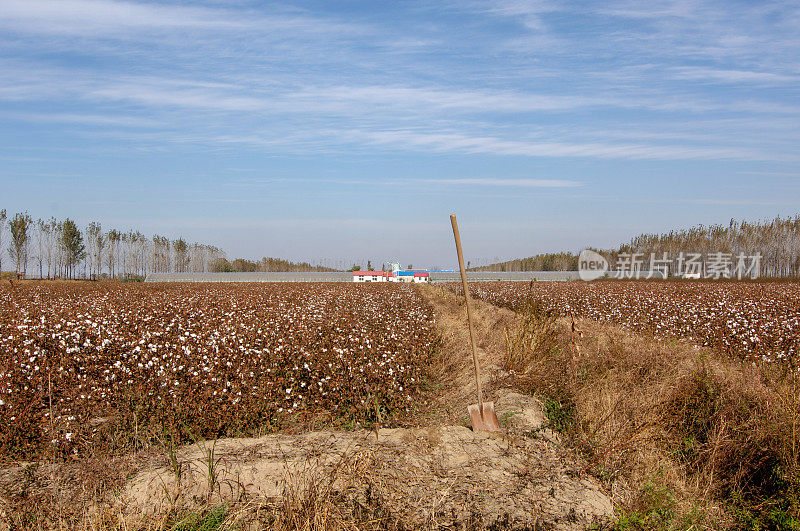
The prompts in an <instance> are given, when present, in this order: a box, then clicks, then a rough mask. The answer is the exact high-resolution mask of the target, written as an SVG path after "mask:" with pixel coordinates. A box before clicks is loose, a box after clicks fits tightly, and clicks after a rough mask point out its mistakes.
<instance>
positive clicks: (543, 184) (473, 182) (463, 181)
mask: <svg viewBox="0 0 800 531" xmlns="http://www.w3.org/2000/svg"><path fill="white" fill-rule="evenodd" d="M425 182H428V183H435V184H443V185H448V186H489V187H510V188H574V187H576V186H581V183H580V182H577V181H566V180H563V179H492V178H460V179H426V181H425Z"/></svg>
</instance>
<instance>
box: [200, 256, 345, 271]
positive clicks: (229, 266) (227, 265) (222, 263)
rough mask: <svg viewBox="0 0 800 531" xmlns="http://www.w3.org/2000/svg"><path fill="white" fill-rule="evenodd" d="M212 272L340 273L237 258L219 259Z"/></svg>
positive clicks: (297, 264)
mask: <svg viewBox="0 0 800 531" xmlns="http://www.w3.org/2000/svg"><path fill="white" fill-rule="evenodd" d="M211 271H212V272H214V273H229V272H242V273H253V272H259V273H269V272H284V273H285V272H292V273H308V272H312V271H318V272H329V271H338V269H333V268H331V267H325V266H322V265H316V266H315V265H311V264H309V263H308V262H291V261H289V260H283V259H282V258H267V257H264V258H262V259H261V260H258V261H253V260H246V259H244V258H237V259H236V260H233V261H231V262H229V261H228V260H227V259H225V258H224V257H220V258H218V259H217V260H216V261H215V262H214V263H213V264H212V266H211Z"/></svg>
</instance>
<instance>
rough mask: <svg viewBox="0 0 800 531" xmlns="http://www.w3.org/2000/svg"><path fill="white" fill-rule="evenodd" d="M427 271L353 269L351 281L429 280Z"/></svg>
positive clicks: (429, 276)
mask: <svg viewBox="0 0 800 531" xmlns="http://www.w3.org/2000/svg"><path fill="white" fill-rule="evenodd" d="M430 278H431V275H430V273H429V272H428V271H420V270H416V271H412V270H408V271H353V282H409V283H412V282H416V283H420V282H430Z"/></svg>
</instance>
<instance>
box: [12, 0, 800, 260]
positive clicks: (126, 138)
mask: <svg viewBox="0 0 800 531" xmlns="http://www.w3.org/2000/svg"><path fill="white" fill-rule="evenodd" d="M799 88H800V6H799V5H798V3H797V2H794V1H786V2H737V1H730V0H724V1H719V2H704V1H673V2H661V1H653V2H635V1H609V2H548V1H519V0H509V1H500V2H477V1H469V0H466V1H459V2H431V1H421V2H411V1H409V2H374V1H364V2H357V1H344V2H295V3H291V4H288V3H264V2H254V1H247V0H233V1H226V2H221V1H220V2H213V1H207V2H203V1H196V2H192V1H180V2H134V1H125V2H123V1H116V0H0V208H6V209H8V210H9V211H11V212H16V211H21V210H28V211H29V212H30V213H31V214H32V215H33V216H34V217H49V216H51V215H55V216H57V217H59V218H63V217H71V218H73V219H76V220H77V221H78V222H80V223H82V224H86V223H88V222H89V221H91V220H98V221H100V222H102V223H103V226H104V228H106V229H107V228H111V227H115V228H120V229H127V228H134V229H138V230H141V231H142V232H145V233H147V234H153V233H158V234H164V235H167V236H170V237H173V238H174V237H177V236H180V235H182V236H184V237H186V238H189V239H192V240H197V241H202V242H207V243H213V244H216V245H218V246H220V247H222V248H223V249H225V250H226V251H227V252H228V255H229V256H232V257H233V256H246V257H260V256H264V255H268V256H282V257H287V258H293V259H319V258H329V259H332V260H341V259H353V258H371V259H372V260H373V261H374V262H380V261H383V260H387V259H390V258H392V259H394V258H396V259H398V260H400V261H402V262H412V263H414V264H416V265H441V266H445V265H452V264H454V263H455V261H454V258H453V256H452V255H453V244H452V234H451V233H450V225H449V219H448V215H449V214H450V213H451V212H455V213H457V214H458V216H459V222H460V226H461V230H462V237H463V240H464V247H465V252H466V253H467V255H468V257H470V258H471V259H472V260H473V262H479V261H490V260H493V259H494V258H510V257H519V256H528V255H531V254H534V253H536V252H540V251H554V250H561V249H565V250H579V249H580V248H582V247H584V246H587V245H594V246H612V245H616V244H618V243H620V242H622V241H625V240H627V239H628V238H630V237H631V236H633V235H634V234H636V233H639V232H642V231H661V230H669V229H672V228H680V227H688V226H691V225H694V224H699V223H703V224H709V223H719V222H721V223H725V222H726V221H727V220H729V219H730V218H731V217H735V218H737V219H748V220H757V219H763V218H770V217H773V216H776V215H789V214H794V213H796V212H797V211H798V210H800V209H798V207H797V205H798V204H800V202H799V201H798V199H800V149H798V148H800V90H798V89H799Z"/></svg>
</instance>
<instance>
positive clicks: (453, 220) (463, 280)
mask: <svg viewBox="0 0 800 531" xmlns="http://www.w3.org/2000/svg"><path fill="white" fill-rule="evenodd" d="M450 223H451V224H452V225H453V236H454V237H455V239H456V251H457V252H458V269H459V270H460V271H461V284H462V285H463V286H464V302H465V304H466V306H467V322H468V323H469V340H470V343H471V344H472V361H473V363H474V364H475V387H476V388H477V390H478V406H479V407H480V412H481V416H483V393H482V392H481V369H480V366H479V365H478V346H477V344H476V343H475V327H474V326H473V325H472V308H471V306H472V305H471V304H470V296H469V286H467V272H466V270H465V269H464V254H463V253H462V252H461V236H459V234H458V222H457V221H456V215H455V214H450Z"/></svg>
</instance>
